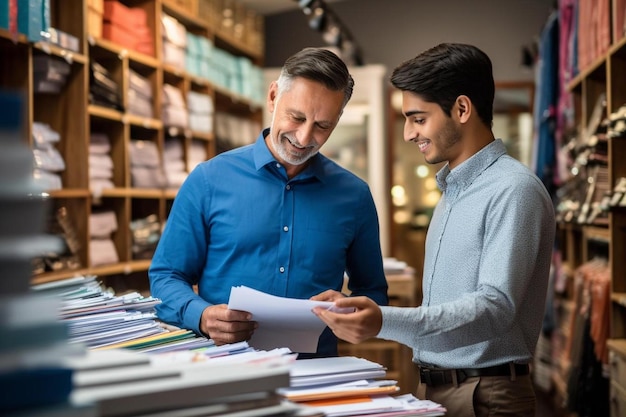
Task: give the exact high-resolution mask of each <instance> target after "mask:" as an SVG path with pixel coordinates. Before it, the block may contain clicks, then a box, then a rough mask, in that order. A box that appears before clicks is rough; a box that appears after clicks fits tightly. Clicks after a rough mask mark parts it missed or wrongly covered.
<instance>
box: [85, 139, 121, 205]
mask: <svg viewBox="0 0 626 417" xmlns="http://www.w3.org/2000/svg"><path fill="white" fill-rule="evenodd" d="M114 187H115V185H114V184H113V159H111V142H110V140H109V137H108V136H107V134H106V133H100V132H92V133H91V136H90V138H89V189H90V190H91V192H93V193H94V194H96V195H100V194H101V193H102V190H103V189H105V188H114Z"/></svg>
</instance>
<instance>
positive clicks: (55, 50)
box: [33, 42, 88, 64]
mask: <svg viewBox="0 0 626 417" xmlns="http://www.w3.org/2000/svg"><path fill="white" fill-rule="evenodd" d="M33 48H34V49H36V50H38V51H42V52H44V53H46V54H48V55H54V56H57V57H59V58H63V59H64V60H66V61H67V62H69V63H70V64H71V63H73V62H78V63H80V64H86V63H87V61H88V58H87V56H85V55H83V54H80V53H78V52H74V51H70V50H68V49H64V48H61V47H59V46H56V45H53V44H51V43H48V42H35V43H34V44H33Z"/></svg>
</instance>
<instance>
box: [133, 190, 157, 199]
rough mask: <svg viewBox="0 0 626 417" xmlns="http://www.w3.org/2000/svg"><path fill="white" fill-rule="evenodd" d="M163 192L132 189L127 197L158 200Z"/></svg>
mask: <svg viewBox="0 0 626 417" xmlns="http://www.w3.org/2000/svg"><path fill="white" fill-rule="evenodd" d="M164 194H165V192H164V190H161V189H158V188H132V189H130V190H129V191H128V195H129V196H130V197H132V198H154V199H159V198H162V197H163V196H164Z"/></svg>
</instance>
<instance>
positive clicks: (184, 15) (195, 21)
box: [162, 0, 209, 31]
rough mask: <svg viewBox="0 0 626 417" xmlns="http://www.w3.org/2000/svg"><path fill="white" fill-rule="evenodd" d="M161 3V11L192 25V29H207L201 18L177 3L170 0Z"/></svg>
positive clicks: (186, 24) (189, 25)
mask: <svg viewBox="0 0 626 417" xmlns="http://www.w3.org/2000/svg"><path fill="white" fill-rule="evenodd" d="M162 5H163V11H165V13H166V14H168V15H170V16H172V17H174V18H176V19H177V20H178V21H180V22H181V23H183V24H184V25H185V26H187V27H192V28H194V29H201V30H205V31H208V30H209V27H208V25H207V24H206V23H205V22H204V21H203V20H202V19H199V18H198V17H196V16H193V15H192V14H191V13H189V12H188V11H187V10H185V9H184V8H183V7H180V6H178V5H177V4H175V3H173V2H171V1H167V0H163V4H162Z"/></svg>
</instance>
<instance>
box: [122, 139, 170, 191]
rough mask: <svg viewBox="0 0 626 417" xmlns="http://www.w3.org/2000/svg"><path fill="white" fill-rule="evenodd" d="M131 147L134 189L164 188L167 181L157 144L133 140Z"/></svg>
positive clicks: (131, 171)
mask: <svg viewBox="0 0 626 417" xmlns="http://www.w3.org/2000/svg"><path fill="white" fill-rule="evenodd" d="M129 146H130V174H131V179H132V184H133V187H137V188H164V187H165V186H166V185H167V180H166V178H165V173H164V172H163V166H162V164H161V159H160V157H159V151H158V149H157V146H156V144H155V143H154V142H150V141H147V140H131V141H130V145H129Z"/></svg>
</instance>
